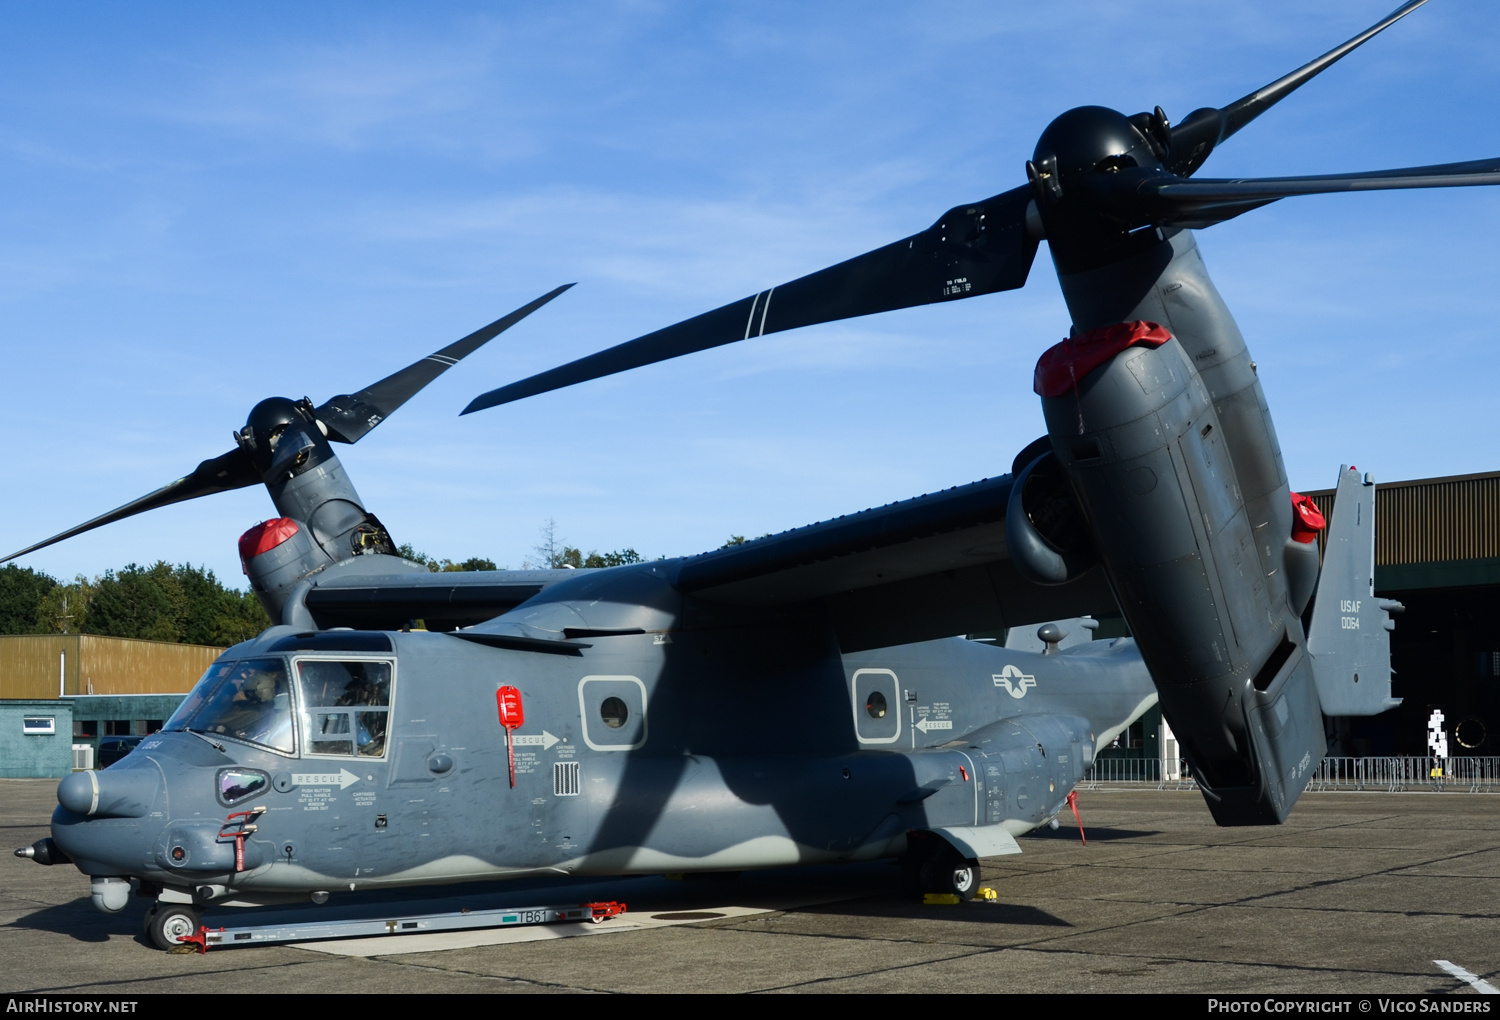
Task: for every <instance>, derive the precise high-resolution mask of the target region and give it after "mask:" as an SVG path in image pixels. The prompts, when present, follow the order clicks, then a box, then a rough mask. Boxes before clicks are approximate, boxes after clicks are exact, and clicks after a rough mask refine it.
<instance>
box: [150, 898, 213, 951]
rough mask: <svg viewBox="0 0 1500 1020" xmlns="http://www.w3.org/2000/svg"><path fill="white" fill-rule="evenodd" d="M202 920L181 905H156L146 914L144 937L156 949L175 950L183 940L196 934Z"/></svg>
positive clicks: (189, 908)
mask: <svg viewBox="0 0 1500 1020" xmlns="http://www.w3.org/2000/svg"><path fill="white" fill-rule="evenodd" d="M202 923H203V919H202V918H201V917H199V916H198V911H196V910H194V909H193V908H192V907H190V906H187V905H185V904H181V903H158V904H156V906H154V907H152V908H151V909H150V911H148V912H147V914H146V920H145V929H146V935H147V936H148V937H149V938H150V939H151V941H152V942H153V943H155V944H156V948H158V949H176V948H177V947H178V946H180V945H182V942H183V939H185V938H187V937H188V936H189V935H196V934H198V928H199V926H200V925H201V924H202Z"/></svg>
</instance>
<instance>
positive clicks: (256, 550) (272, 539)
mask: <svg viewBox="0 0 1500 1020" xmlns="http://www.w3.org/2000/svg"><path fill="white" fill-rule="evenodd" d="M296 533H297V522H296V521H294V520H292V519H291V518H290V517H273V518H272V519H271V520H269V521H261V522H260V523H259V524H257V525H256V526H255V527H253V528H251V529H250V530H249V531H247V532H245V533H244V534H243V535H241V536H240V569H241V570H243V571H244V572H245V573H247V574H248V573H250V561H251V560H253V559H255V557H257V556H259V555H260V554H261V553H265V552H270V551H271V550H272V549H275V548H276V547H277V546H278V545H280V544H281V543H282V542H285V541H286V540H287V539H289V538H291V537H292V536H293V535H295V534H296Z"/></svg>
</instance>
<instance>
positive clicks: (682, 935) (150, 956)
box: [0, 780, 1500, 995]
mask: <svg viewBox="0 0 1500 1020" xmlns="http://www.w3.org/2000/svg"><path fill="white" fill-rule="evenodd" d="M55 788H56V784H55V783H54V782H51V781H41V780H0V834H3V837H4V839H3V840H0V845H3V846H4V847H6V848H15V847H19V846H25V845H27V844H30V843H31V842H32V841H33V840H36V839H39V838H40V837H42V836H44V835H46V834H47V819H48V817H49V816H50V814H51V811H52V808H53V806H54V804H55V800H54V797H53V792H54V790H55ZM1079 800H1080V807H1081V809H1082V812H1083V820H1084V824H1085V826H1086V829H1087V832H1088V835H1089V843H1088V846H1086V847H1084V846H1081V845H1080V843H1079V840H1078V832H1077V829H1076V828H1073V829H1071V830H1070V828H1069V827H1068V826H1067V825H1064V827H1062V828H1061V829H1059V830H1057V831H1055V832H1054V831H1047V830H1044V831H1043V832H1041V833H1038V834H1035V835H1033V836H1029V837H1022V839H1021V840H1020V843H1021V846H1022V848H1023V850H1024V853H1022V854H1021V855H1020V856H1012V857H1003V858H996V859H993V860H987V861H985V862H984V880H985V883H986V884H987V885H989V886H991V887H993V888H994V889H995V890H996V891H997V893H998V894H999V898H998V900H997V901H996V902H995V903H992V904H989V903H978V902H976V903H970V904H963V905H959V906H924V905H922V904H920V903H916V902H913V901H911V900H908V899H903V898H901V897H900V896H899V895H898V894H897V891H896V869H895V868H894V867H892V866H890V865H888V864H883V863H882V864H874V865H862V866H856V867H848V868H817V869H798V870H786V871H780V872H775V873H756V874H748V873H747V874H746V875H744V876H742V877H741V878H739V879H733V880H731V879H709V880H699V881H678V882H668V881H664V880H662V879H622V880H616V881H612V882H609V883H603V884H600V883H599V882H598V881H597V880H596V881H595V882H594V883H592V884H591V885H590V886H589V887H587V888H584V887H582V886H580V885H579V884H578V883H568V882H559V883H552V884H551V885H550V887H548V888H542V887H540V886H538V885H536V884H531V885H528V886H525V887H524V892H525V896H527V897H529V898H530V902H559V903H560V902H570V901H572V902H576V901H577V900H578V899H582V898H598V894H599V893H600V892H601V891H605V892H607V893H608V894H609V896H608V898H614V899H620V900H624V901H626V902H628V903H629V904H630V908H631V912H630V914H628V915H627V917H626V920H630V919H631V918H639V919H640V920H641V921H643V922H645V924H644V926H636V927H626V928H623V929H621V930H616V931H613V932H594V933H592V934H593V935H594V936H595V937H579V938H557V937H547V938H543V939H541V940H538V941H522V942H517V941H507V942H503V943H501V944H488V945H486V944H462V945H461V946H460V947H459V948H440V947H439V946H438V945H437V944H435V943H432V944H426V945H422V944H420V943H418V942H415V941H413V942H405V941H404V938H406V937H395V938H390V939H384V940H380V941H379V943H378V944H375V943H369V944H366V945H363V946H352V945H350V944H347V943H346V944H342V946H341V947H337V948H340V949H341V951H339V952H328V951H326V950H327V949H328V948H329V947H326V946H325V947H323V948H298V947H291V946H264V947H254V948H238V949H220V950H214V951H211V952H210V953H209V954H208V955H206V956H197V955H172V954H168V953H163V952H161V951H159V950H156V949H154V948H152V947H150V945H149V943H148V942H147V941H146V940H145V939H144V937H143V936H142V935H141V934H140V931H141V917H142V915H143V914H144V911H145V909H146V906H147V905H148V904H147V902H146V901H145V900H140V901H138V902H137V903H133V904H132V906H131V907H129V908H127V910H126V911H125V912H124V913H122V914H120V915H117V916H113V917H111V916H107V915H104V914H100V913H98V912H97V911H95V910H94V909H93V907H92V906H91V905H90V902H89V896H88V883H87V880H86V879H85V878H84V877H83V876H82V875H80V874H79V873H78V872H77V870H76V869H74V868H73V867H71V866H62V867H51V868H44V867H41V866H39V865H37V864H35V863H33V862H30V861H23V860H19V859H16V858H11V857H9V856H8V855H7V858H6V860H5V861H3V862H0V960H3V961H4V966H3V967H0V992H32V993H56V994H80V995H87V994H91V993H107V994H128V993H141V992H146V993H161V992H207V993H220V994H222V993H225V992H236V991H245V992H257V993H262V994H264V993H267V992H278V991H293V992H392V993H394V992H506V991H519V992H688V991H692V992H704V991H717V992H763V991H764V992H773V991H778V992H788V991H790V992H951V991H964V992H1050V993H1068V992H1124V993H1128V992H1196V993H1220V994H1228V993H1278V992H1279V993H1295V992H1328V993H1351V994H1376V993H1413V994H1446V993H1452V994H1473V993H1474V991H1475V989H1474V987H1472V986H1471V984H1466V983H1465V982H1464V981H1462V980H1460V979H1459V978H1455V977H1453V976H1451V975H1450V974H1449V973H1448V972H1446V971H1445V970H1444V969H1442V968H1441V967H1439V966H1438V965H1437V964H1436V963H1435V962H1434V961H1437V960H1448V961H1451V962H1452V963H1454V964H1456V965H1458V967H1460V968H1462V969H1464V970H1466V971H1468V972H1470V973H1472V974H1474V975H1477V977H1478V978H1479V979H1483V980H1485V981H1488V982H1489V983H1490V984H1492V985H1495V984H1500V896H1497V893H1500V797H1495V796H1492V795H1483V794H1478V795H1476V794H1469V793H1462V792H1446V793H1430V792H1421V793H1402V794H1388V793H1384V792H1378V793H1375V792H1371V793H1308V794H1305V795H1304V796H1303V798H1302V800H1301V802H1300V803H1299V804H1298V805H1297V807H1296V808H1295V810H1294V811H1293V812H1292V816H1291V819H1290V820H1289V821H1288V823H1287V824H1286V825H1283V826H1279V827H1275V828H1257V829H1220V828H1217V827H1216V826H1214V824H1213V822H1212V819H1211V818H1210V817H1209V814H1208V811H1207V809H1206V808H1205V807H1204V805H1203V801H1202V798H1201V796H1200V795H1199V794H1197V793H1195V792H1157V791H1129V792H1106V791H1092V792H1084V793H1081V794H1080V795H1079ZM1066 821H1067V822H1069V823H1070V822H1071V821H1072V819H1071V818H1066ZM496 888H499V887H498V886H497V887H496ZM515 888H517V889H521V888H523V887H520V886H517V887H515ZM518 895H519V893H518ZM715 908H719V909H717V910H716V909H715ZM731 908H739V909H731ZM680 913H689V914H691V913H699V914H703V913H708V914H712V913H722V914H723V915H724V916H722V917H718V918H711V919H708V920H703V921H698V922H696V923H686V924H684V923H682V919H681V918H673V917H670V916H668V917H666V918H665V919H664V920H660V921H656V920H652V917H653V915H661V914H668V915H671V914H680ZM688 920H689V921H691V920H692V919H691V918H689V919H688ZM601 927H602V926H601ZM440 937H441V936H420V935H419V936H412V937H411V938H413V939H414V940H420V939H435V938H440ZM417 948H420V949H422V950H423V951H416V952H414V951H411V950H413V949H417ZM351 954H352V955H351Z"/></svg>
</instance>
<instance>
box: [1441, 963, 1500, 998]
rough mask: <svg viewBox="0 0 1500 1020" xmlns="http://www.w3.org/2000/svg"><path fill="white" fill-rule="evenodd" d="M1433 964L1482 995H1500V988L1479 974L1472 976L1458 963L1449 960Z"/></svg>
mask: <svg viewBox="0 0 1500 1020" xmlns="http://www.w3.org/2000/svg"><path fill="white" fill-rule="evenodd" d="M1432 962H1433V963H1435V964H1437V965H1438V966H1439V967H1441V968H1443V969H1444V970H1446V971H1447V972H1448V973H1449V974H1452V975H1453V976H1454V977H1456V978H1458V979H1459V980H1460V981H1462V982H1464V983H1465V984H1468V985H1470V986H1472V987H1473V989H1474V990H1475V991H1476V992H1479V993H1480V994H1481V995H1500V988H1496V987H1495V986H1494V985H1492V984H1490V983H1489V982H1488V981H1486V980H1485V979H1484V978H1482V977H1480V976H1479V975H1478V974H1470V973H1469V972H1468V971H1466V970H1464V969H1463V968H1462V967H1460V966H1459V965H1458V964H1456V963H1449V962H1448V961H1447V960H1433V961H1432Z"/></svg>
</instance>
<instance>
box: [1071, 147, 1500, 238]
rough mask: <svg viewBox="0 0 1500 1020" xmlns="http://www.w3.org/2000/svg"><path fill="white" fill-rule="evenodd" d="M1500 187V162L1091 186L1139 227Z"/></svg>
mask: <svg viewBox="0 0 1500 1020" xmlns="http://www.w3.org/2000/svg"><path fill="white" fill-rule="evenodd" d="M1492 184H1500V158H1492V159H1476V160H1471V161H1469V162H1466V163H1441V164H1438V165H1436V166H1415V167H1406V168H1404V169H1400V170H1372V171H1367V172H1365V173H1353V174H1319V175H1316V176H1311V177H1263V178H1245V179H1238V180H1188V179H1187V178H1184V177H1177V176H1174V175H1172V174H1168V173H1165V172H1163V171H1159V170H1136V169H1129V170H1124V171H1121V172H1119V173H1117V174H1111V175H1109V176H1108V177H1104V178H1102V179H1100V183H1098V184H1091V185H1090V187H1093V188H1097V189H1098V190H1097V191H1096V192H1095V201H1097V202H1100V203H1101V204H1102V205H1104V206H1106V207H1107V208H1109V209H1110V210H1111V211H1113V212H1115V213H1116V214H1117V215H1120V216H1123V217H1125V218H1127V219H1128V220H1129V221H1131V222H1132V223H1134V224H1146V223H1151V224H1155V225H1156V226H1175V227H1202V226H1207V225H1209V224H1212V223H1220V222H1223V221H1224V220H1227V219H1229V218H1231V217H1233V216H1238V215H1240V214H1241V213H1243V212H1247V211H1249V210H1250V209H1254V208H1258V207H1259V206H1262V205H1265V204H1266V203H1268V202H1274V201H1276V200H1277V199H1281V198H1290V197H1292V196H1295V195H1324V194H1331V193H1333V192H1340V191H1389V190H1398V189H1407V188H1458V187H1469V186H1475V185H1492Z"/></svg>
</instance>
